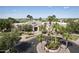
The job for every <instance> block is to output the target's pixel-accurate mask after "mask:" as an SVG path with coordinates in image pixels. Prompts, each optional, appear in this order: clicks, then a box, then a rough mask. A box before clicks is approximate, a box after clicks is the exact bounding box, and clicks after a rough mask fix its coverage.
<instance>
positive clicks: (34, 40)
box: [0, 6, 79, 53]
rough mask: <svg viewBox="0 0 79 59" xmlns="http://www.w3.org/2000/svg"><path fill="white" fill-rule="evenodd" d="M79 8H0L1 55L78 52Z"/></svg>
mask: <svg viewBox="0 0 79 59" xmlns="http://www.w3.org/2000/svg"><path fill="white" fill-rule="evenodd" d="M78 11H79V7H78V6H51V7H49V6H0V53H79V12H78Z"/></svg>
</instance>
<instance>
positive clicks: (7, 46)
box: [0, 32, 20, 52]
mask: <svg viewBox="0 0 79 59" xmlns="http://www.w3.org/2000/svg"><path fill="white" fill-rule="evenodd" d="M19 40H20V37H19V33H18V32H11V33H5V34H4V35H3V36H2V37H1V38H0V50H4V51H6V50H8V51H9V52H12V49H13V48H14V46H15V45H16V44H17V43H18V41H19Z"/></svg>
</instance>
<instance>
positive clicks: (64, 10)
mask: <svg viewBox="0 0 79 59" xmlns="http://www.w3.org/2000/svg"><path fill="white" fill-rule="evenodd" d="M28 14H30V15H32V16H33V17H34V18H39V17H43V18H46V17H47V16H49V15H53V14H55V15H56V16H57V18H79V6H0V18H7V17H14V18H26V16H27V15H28Z"/></svg>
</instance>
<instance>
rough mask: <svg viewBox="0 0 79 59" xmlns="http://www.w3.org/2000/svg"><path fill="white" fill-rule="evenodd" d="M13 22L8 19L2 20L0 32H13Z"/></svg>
mask: <svg viewBox="0 0 79 59" xmlns="http://www.w3.org/2000/svg"><path fill="white" fill-rule="evenodd" d="M11 26H12V24H11V22H10V21H9V20H8V19H3V20H0V30H1V31H5V30H7V31H11Z"/></svg>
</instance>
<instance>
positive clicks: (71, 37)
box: [70, 35, 79, 41]
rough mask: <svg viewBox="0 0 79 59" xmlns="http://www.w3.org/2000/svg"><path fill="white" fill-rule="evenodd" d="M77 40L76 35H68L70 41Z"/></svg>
mask: <svg viewBox="0 0 79 59" xmlns="http://www.w3.org/2000/svg"><path fill="white" fill-rule="evenodd" d="M77 39H79V36H78V35H70V40H74V41H76V40H77Z"/></svg>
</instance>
